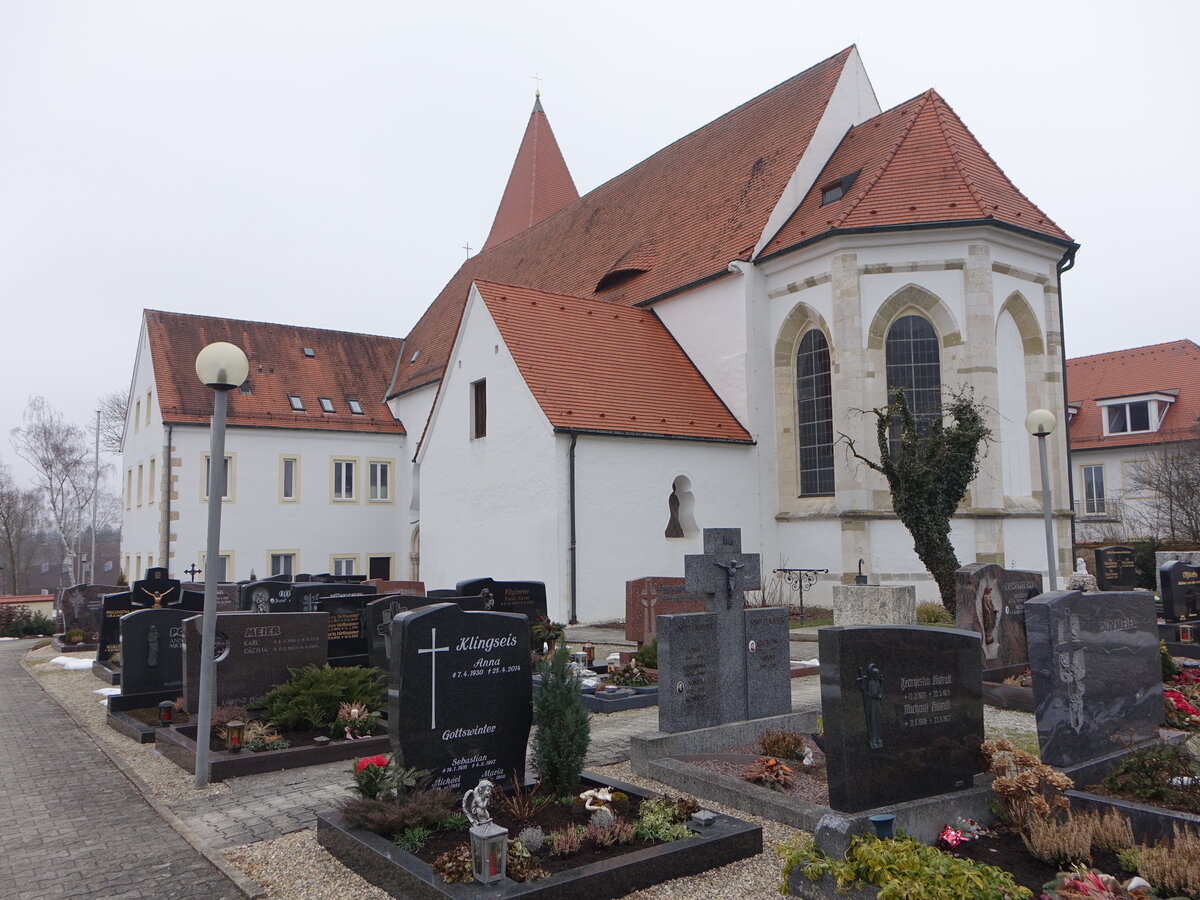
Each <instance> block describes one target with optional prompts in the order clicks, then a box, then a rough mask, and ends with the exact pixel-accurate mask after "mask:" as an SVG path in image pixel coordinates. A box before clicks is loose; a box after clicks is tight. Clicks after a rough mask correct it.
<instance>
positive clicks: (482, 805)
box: [462, 778, 492, 825]
mask: <svg viewBox="0 0 1200 900" xmlns="http://www.w3.org/2000/svg"><path fill="white" fill-rule="evenodd" d="M491 802H492V783H491V782H490V781H488V780H487V779H486V778H483V779H481V780H480V782H479V784H477V785H475V789H474V790H471V791H467V792H466V793H465V794H463V799H462V811H463V815H465V816H466V817H467V819H468V820H469V821H470V823H471V824H472V825H490V824H491V823H492V814H491V813H489V812H488V804H489V803H491Z"/></svg>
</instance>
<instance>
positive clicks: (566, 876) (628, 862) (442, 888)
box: [317, 771, 763, 900]
mask: <svg viewBox="0 0 1200 900" xmlns="http://www.w3.org/2000/svg"><path fill="white" fill-rule="evenodd" d="M581 780H582V781H583V783H584V784H589V785H593V786H600V785H605V786H608V787H613V788H616V789H618V790H621V791H624V792H625V793H626V794H629V795H631V796H638V797H642V798H643V799H647V798H650V797H653V796H655V795H654V794H653V793H650V792H648V791H644V790H642V789H640V788H636V787H634V786H633V785H631V784H626V783H625V782H623V781H618V780H616V779H612V778H604V777H602V776H600V775H598V774H597V773H595V772H588V771H584V773H583V776H582V778H581ZM689 827H691V828H692V830H693V832H694V834H693V836H692V837H690V838H684V839H683V840H680V841H671V842H670V843H667V844H656V845H655V846H653V847H648V848H646V849H643V850H638V851H635V852H633V853H628V854H625V855H623V856H619V857H615V858H613V859H610V860H604V861H602V862H597V863H591V864H589V865H585V866H579V867H577V868H574V869H567V870H565V871H562V872H557V873H555V874H554V875H552V876H550V877H549V878H545V879H542V880H541V881H534V882H529V883H527V884H519V883H517V882H515V881H510V880H509V879H507V878H506V879H504V881H502V882H500V883H499V884H492V885H482V884H475V883H472V884H446V883H445V882H443V881H442V879H441V876H439V875H437V874H436V873H435V872H434V871H433V870H432V869H431V868H430V866H429V865H428V863H425V862H423V861H422V860H420V859H418V858H417V857H415V856H413V855H412V854H410V853H405V852H404V851H403V850H401V849H400V848H399V847H397V846H396V845H395V844H393V843H392V842H391V841H388V840H386V839H384V838H382V837H380V836H379V835H377V834H375V833H374V832H371V831H367V830H366V829H363V828H356V827H355V826H353V825H350V824H349V823H348V822H346V820H345V819H343V818H342V817H341V816H340V815H338V814H337V813H336V812H334V811H332V810H329V811H326V812H321V813H317V842H318V843H319V844H320V845H321V846H322V847H324V848H325V849H326V850H328V851H329V852H330V853H331V854H333V856H335V857H337V859H338V860H340V861H341V863H342V864H343V865H345V866H346V867H347V868H349V869H351V870H353V871H354V872H356V873H357V874H358V875H360V876H361V877H362V878H365V879H366V880H367V881H369V882H371V884H373V885H375V886H376V887H378V888H380V889H382V890H384V891H387V892H388V893H390V894H391V895H392V896H393V897H407V898H414V900H417V898H419V900H433V898H442V897H452V898H457V900H482V898H488V900H506V898H510V897H522V898H534V897H536V898H539V900H579V898H580V897H587V898H588V900H613V898H617V897H623V896H625V895H626V894H627V893H629V892H630V891H634V890H638V889H640V888H645V887H651V886H653V885H655V884H659V883H661V882H663V881H668V880H670V879H672V878H682V877H684V876H687V875H696V874H698V873H700V872H705V871H707V870H709V869H714V868H717V867H718V866H723V865H727V864H728V863H731V862H736V861H737V860H739V859H746V858H748V857H751V856H757V855H758V854H759V853H761V852H762V848H763V843H762V827H761V826H759V825H751V824H750V823H749V822H744V821H742V820H741V819H737V818H734V817H733V816H718V817H717V820H716V821H715V822H713V824H711V825H709V826H707V827H701V826H696V825H691V826H689Z"/></svg>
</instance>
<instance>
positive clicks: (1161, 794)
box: [1104, 744, 1200, 811]
mask: <svg viewBox="0 0 1200 900" xmlns="http://www.w3.org/2000/svg"><path fill="white" fill-rule="evenodd" d="M1197 775H1200V771H1198V767H1197V765H1196V760H1195V758H1194V757H1193V756H1192V754H1191V753H1189V752H1188V750H1187V748H1186V747H1185V746H1183V745H1181V744H1155V745H1154V746H1152V747H1146V748H1144V749H1141V750H1134V751H1133V752H1131V753H1129V754H1127V755H1126V756H1125V758H1124V759H1122V760H1121V761H1120V763H1118V764H1117V766H1116V768H1114V769H1113V770H1112V771H1111V772H1109V773H1108V775H1107V776H1105V779H1104V786H1105V787H1106V788H1108V789H1109V790H1110V791H1112V792H1113V793H1115V794H1118V795H1120V796H1125V797H1131V798H1133V799H1136V800H1145V801H1148V802H1160V803H1161V802H1167V803H1175V804H1180V805H1182V806H1184V807H1191V809H1192V811H1200V785H1198V784H1197V783H1196V781H1195V780H1193V782H1192V784H1191V786H1190V787H1182V786H1173V785H1172V784H1171V779H1172V778H1186V777H1188V776H1191V777H1192V778H1193V779H1194V778H1195V777H1196V776H1197Z"/></svg>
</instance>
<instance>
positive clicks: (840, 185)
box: [821, 169, 862, 206]
mask: <svg viewBox="0 0 1200 900" xmlns="http://www.w3.org/2000/svg"><path fill="white" fill-rule="evenodd" d="M861 171H862V170H861V169H859V170H858V171H857V172H851V173H850V174H849V175H844V176H843V177H841V178H839V179H838V180H837V181H831V182H830V183H829V184H827V185H825V186H824V187H823V188H821V205H822V206H828V205H829V204H830V203H836V202H837V201H838V200H841V199H842V198H843V197H845V196H846V192H847V191H849V190H850V185H852V184H854V179H855V178H857V177H858V172H861Z"/></svg>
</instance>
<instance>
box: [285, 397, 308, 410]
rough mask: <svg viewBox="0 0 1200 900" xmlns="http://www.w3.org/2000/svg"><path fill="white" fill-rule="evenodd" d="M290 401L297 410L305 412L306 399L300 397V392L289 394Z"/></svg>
mask: <svg viewBox="0 0 1200 900" xmlns="http://www.w3.org/2000/svg"><path fill="white" fill-rule="evenodd" d="M288 403H290V404H291V405H292V409H294V410H295V411H296V412H304V401H303V400H301V399H300V395H299V394H288Z"/></svg>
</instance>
